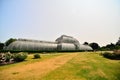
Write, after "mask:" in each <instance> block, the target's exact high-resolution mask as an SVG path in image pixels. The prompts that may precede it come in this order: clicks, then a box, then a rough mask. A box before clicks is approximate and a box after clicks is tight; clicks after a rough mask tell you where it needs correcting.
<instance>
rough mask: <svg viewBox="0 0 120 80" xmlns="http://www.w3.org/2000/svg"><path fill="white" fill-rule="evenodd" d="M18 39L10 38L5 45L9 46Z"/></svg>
mask: <svg viewBox="0 0 120 80" xmlns="http://www.w3.org/2000/svg"><path fill="white" fill-rule="evenodd" d="M16 40H17V39H13V38H10V39H8V40H7V41H6V42H5V46H8V45H9V44H10V43H12V42H14V41H16Z"/></svg>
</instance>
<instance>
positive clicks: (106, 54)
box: [102, 52, 120, 59]
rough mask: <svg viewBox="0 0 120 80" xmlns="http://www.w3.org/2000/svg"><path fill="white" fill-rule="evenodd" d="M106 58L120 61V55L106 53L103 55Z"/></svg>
mask: <svg viewBox="0 0 120 80" xmlns="http://www.w3.org/2000/svg"><path fill="white" fill-rule="evenodd" d="M102 55H103V56H104V57H106V58H109V59H120V54H117V53H109V52H105V53H103V54H102Z"/></svg>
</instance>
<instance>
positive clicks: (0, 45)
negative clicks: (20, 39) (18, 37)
mask: <svg viewBox="0 0 120 80" xmlns="http://www.w3.org/2000/svg"><path fill="white" fill-rule="evenodd" d="M3 47H4V43H1V42H0V50H2V49H3Z"/></svg>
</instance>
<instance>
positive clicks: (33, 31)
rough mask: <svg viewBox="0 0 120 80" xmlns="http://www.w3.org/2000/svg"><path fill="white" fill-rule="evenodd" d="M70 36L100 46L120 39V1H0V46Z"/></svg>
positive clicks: (81, 41) (53, 39)
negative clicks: (12, 40) (12, 41)
mask: <svg viewBox="0 0 120 80" xmlns="http://www.w3.org/2000/svg"><path fill="white" fill-rule="evenodd" d="M63 34H64V35H68V36H73V37H75V38H76V39H78V40H79V42H80V43H81V44H83V43H84V42H85V41H87V42H89V43H91V42H97V43H98V44H99V45H100V46H104V45H106V44H109V43H115V42H117V40H118V38H119V37H120V0H0V42H5V41H6V40H8V39H9V38H25V39H35V40H46V41H55V39H56V38H58V37H60V36H61V35H63Z"/></svg>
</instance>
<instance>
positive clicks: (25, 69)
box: [0, 54, 77, 80]
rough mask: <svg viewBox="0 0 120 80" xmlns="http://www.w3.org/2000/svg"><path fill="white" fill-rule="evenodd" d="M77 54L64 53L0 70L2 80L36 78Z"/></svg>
mask: <svg viewBox="0 0 120 80" xmlns="http://www.w3.org/2000/svg"><path fill="white" fill-rule="evenodd" d="M76 55H77V54H65V55H61V56H57V57H54V58H52V59H48V60H45V61H41V62H35V63H32V64H27V65H23V66H20V67H14V68H11V69H6V70H4V71H2V72H0V74H1V73H2V74H1V76H2V77H4V79H2V80H37V79H40V78H41V77H43V76H45V75H46V74H47V73H49V72H51V71H52V70H55V69H56V68H58V67H60V66H62V65H64V64H65V63H66V62H68V61H69V60H70V59H72V58H73V57H75V56H76Z"/></svg>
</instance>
